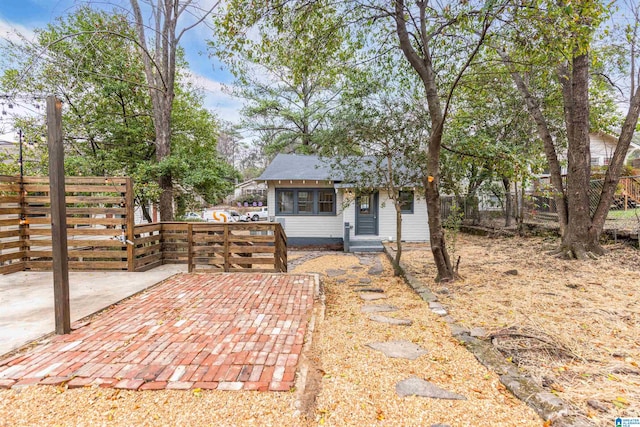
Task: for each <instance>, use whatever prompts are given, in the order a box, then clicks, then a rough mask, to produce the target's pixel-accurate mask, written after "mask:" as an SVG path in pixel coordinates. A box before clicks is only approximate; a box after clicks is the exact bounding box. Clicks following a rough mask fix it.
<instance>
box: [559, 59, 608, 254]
mask: <svg viewBox="0 0 640 427" xmlns="http://www.w3.org/2000/svg"><path fill="white" fill-rule="evenodd" d="M567 74H568V73H567ZM562 91H563V98H564V103H565V121H566V126H567V135H568V139H569V140H568V142H569V147H568V150H567V156H568V159H567V161H568V171H567V207H568V209H567V227H566V229H565V230H564V233H563V234H562V243H561V245H560V249H559V252H560V255H561V256H563V257H566V258H577V259H586V258H587V257H588V253H589V252H592V253H596V254H601V253H603V249H602V247H601V246H600V243H599V242H598V240H596V239H594V238H593V236H592V235H591V234H590V233H589V230H590V228H591V225H592V223H591V209H590V203H589V181H590V179H591V160H590V159H591V154H590V149H589V56H588V54H586V53H584V54H579V55H577V56H575V57H574V58H573V61H572V70H571V77H570V79H567V78H566V77H565V78H563V79H562Z"/></svg>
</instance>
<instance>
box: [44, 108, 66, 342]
mask: <svg viewBox="0 0 640 427" xmlns="http://www.w3.org/2000/svg"><path fill="white" fill-rule="evenodd" d="M47 143H48V147H49V197H50V198H51V240H52V247H53V248H52V249H53V297H54V308H55V318H56V334H59V335H60V334H68V333H69V332H71V314H70V309H69V256H68V255H69V253H68V250H67V207H66V204H65V203H66V201H65V187H64V147H63V145H62V102H60V100H58V99H57V98H56V97H55V96H53V95H50V96H48V97H47Z"/></svg>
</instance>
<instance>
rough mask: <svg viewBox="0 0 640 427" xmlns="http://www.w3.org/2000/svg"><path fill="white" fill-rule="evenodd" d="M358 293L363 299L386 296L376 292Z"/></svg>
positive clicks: (372, 299) (383, 297)
mask: <svg viewBox="0 0 640 427" xmlns="http://www.w3.org/2000/svg"><path fill="white" fill-rule="evenodd" d="M359 295H360V298H362V299H363V300H364V301H375V300H379V299H386V298H387V296H386V295H384V294H377V293H371V292H362V293H360V294H359Z"/></svg>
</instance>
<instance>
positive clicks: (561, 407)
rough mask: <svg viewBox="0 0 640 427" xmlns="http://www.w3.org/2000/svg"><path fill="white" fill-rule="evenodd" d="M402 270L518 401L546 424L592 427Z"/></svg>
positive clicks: (390, 253)
mask: <svg viewBox="0 0 640 427" xmlns="http://www.w3.org/2000/svg"><path fill="white" fill-rule="evenodd" d="M383 246H384V252H385V254H386V255H387V257H388V258H389V260H390V261H393V257H394V253H393V250H392V249H390V248H389V246H388V245H383ZM400 270H401V272H402V276H403V278H404V280H405V282H406V283H407V284H408V285H409V286H410V287H411V288H412V289H413V290H414V291H415V292H416V293H417V294H418V295H419V296H420V298H422V299H423V300H424V301H425V302H427V303H428V304H429V308H430V309H431V311H433V312H434V313H436V314H438V315H439V316H442V317H443V319H444V320H445V321H446V322H447V323H448V324H449V327H450V329H451V335H452V336H453V337H454V338H456V339H458V340H459V341H460V342H462V343H464V344H465V347H466V348H467V349H468V350H469V351H470V352H471V353H472V354H473V355H474V356H475V357H476V359H478V361H479V362H480V363H482V364H483V365H484V366H485V367H486V368H487V369H490V370H492V371H494V372H495V373H497V374H498V375H499V376H500V382H501V383H502V384H503V385H504V386H505V387H506V388H507V389H508V390H509V391H510V392H511V393H513V394H514V395H515V396H516V397H517V398H518V399H520V400H522V401H523V402H525V403H526V404H527V405H529V406H530V407H531V408H533V410H534V411H536V413H538V415H540V417H542V418H543V419H544V420H551V421H552V422H553V425H554V426H558V427H593V426H595V424H593V423H592V422H591V421H590V420H588V419H587V418H586V417H585V416H584V415H582V414H580V413H579V412H577V411H575V410H574V409H573V408H572V406H571V404H569V403H568V402H566V401H564V400H563V399H561V398H559V397H558V396H556V395H554V394H553V393H551V392H549V391H547V390H545V389H544V388H543V387H541V386H539V385H538V384H536V383H535V382H534V381H532V380H531V379H530V378H528V377H526V376H524V375H522V374H521V373H520V371H518V369H517V368H516V367H515V365H513V364H512V363H510V362H507V360H506V359H505V358H504V357H503V356H502V355H501V354H500V353H499V352H498V351H497V350H496V349H495V348H494V347H493V345H491V343H490V342H487V341H483V340H480V339H478V338H476V337H474V336H472V335H473V334H472V333H471V332H470V331H469V330H468V329H467V328H464V327H462V326H460V325H458V324H456V323H455V319H453V317H451V316H450V315H449V314H448V313H447V310H446V308H445V307H443V306H442V304H440V303H439V302H438V297H437V296H436V295H435V294H434V293H433V292H431V290H430V289H429V288H428V287H427V286H426V285H425V284H424V283H422V281H420V280H419V279H418V278H416V277H414V276H413V275H412V274H411V273H409V272H408V269H407V267H406V265H405V264H404V263H403V262H402V261H400Z"/></svg>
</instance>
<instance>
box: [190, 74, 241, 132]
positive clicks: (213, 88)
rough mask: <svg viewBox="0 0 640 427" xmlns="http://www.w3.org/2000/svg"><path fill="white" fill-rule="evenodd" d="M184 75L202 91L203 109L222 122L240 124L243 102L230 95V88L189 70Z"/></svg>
mask: <svg viewBox="0 0 640 427" xmlns="http://www.w3.org/2000/svg"><path fill="white" fill-rule="evenodd" d="M183 72H184V71H183ZM185 75H186V78H187V80H188V81H189V82H190V83H191V84H193V85H194V86H195V87H197V88H199V89H201V90H203V91H204V94H205V107H207V108H208V109H210V110H212V111H213V112H215V113H216V114H217V115H218V117H220V118H221V119H223V120H226V121H230V122H232V123H239V122H240V109H241V108H242V105H243V101H242V99H240V98H238V97H235V96H233V95H231V94H230V91H231V88H230V87H229V86H228V85H225V84H223V83H220V82H218V81H216V80H213V79H210V78H208V77H205V76H203V75H200V74H197V73H194V72H193V71H190V70H189V71H187V72H185Z"/></svg>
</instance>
